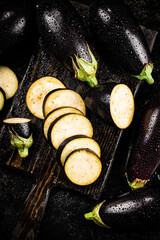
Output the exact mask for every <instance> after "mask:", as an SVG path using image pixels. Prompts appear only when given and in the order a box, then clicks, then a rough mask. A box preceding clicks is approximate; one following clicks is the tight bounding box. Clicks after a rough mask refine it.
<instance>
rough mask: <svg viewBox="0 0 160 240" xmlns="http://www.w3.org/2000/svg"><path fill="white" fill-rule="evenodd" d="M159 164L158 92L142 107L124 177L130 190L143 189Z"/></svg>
mask: <svg viewBox="0 0 160 240" xmlns="http://www.w3.org/2000/svg"><path fill="white" fill-rule="evenodd" d="M159 164H160V92H157V93H156V94H155V95H154V96H153V95H152V97H151V99H149V101H148V103H147V104H146V105H145V107H144V111H143V114H142V117H141V119H140V123H139V126H137V135H136V141H135V144H134V146H133V148H132V150H131V153H130V156H129V159H128V164H127V167H126V176H127V181H128V184H129V186H130V187H131V188H132V189H138V188H142V187H144V185H145V184H146V183H147V182H148V181H149V180H150V179H151V177H152V175H153V174H154V172H155V170H156V169H157V167H158V166H159Z"/></svg>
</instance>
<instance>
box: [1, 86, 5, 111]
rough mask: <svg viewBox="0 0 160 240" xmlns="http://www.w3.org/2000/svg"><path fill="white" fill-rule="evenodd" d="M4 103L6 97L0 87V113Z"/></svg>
mask: <svg viewBox="0 0 160 240" xmlns="http://www.w3.org/2000/svg"><path fill="white" fill-rule="evenodd" d="M5 101H6V95H5V92H4V91H3V89H2V88H1V87H0V111H1V110H2V109H3V107H4V104H5Z"/></svg>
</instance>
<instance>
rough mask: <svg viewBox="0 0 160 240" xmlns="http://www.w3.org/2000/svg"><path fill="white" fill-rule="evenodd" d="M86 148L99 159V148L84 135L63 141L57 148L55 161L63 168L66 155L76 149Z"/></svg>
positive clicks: (92, 140) (91, 139)
mask: <svg viewBox="0 0 160 240" xmlns="http://www.w3.org/2000/svg"><path fill="white" fill-rule="evenodd" d="M81 148H87V149H90V150H92V151H93V152H95V153H96V155H97V156H98V157H99V158H100V157H101V148H100V146H99V144H98V143H97V142H96V141H95V140H94V139H93V138H90V137H88V136H85V135H75V136H72V137H69V138H67V139H66V140H64V141H63V142H62V143H61V145H60V146H59V148H58V151H57V155H56V159H57V162H58V163H59V165H60V166H62V167H63V166H64V163H65V160H66V158H67V157H68V155H69V154H70V153H71V152H73V151H74V150H76V149H81Z"/></svg>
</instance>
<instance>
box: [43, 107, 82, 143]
mask: <svg viewBox="0 0 160 240" xmlns="http://www.w3.org/2000/svg"><path fill="white" fill-rule="evenodd" d="M66 113H79V114H82V115H83V113H82V112H81V111H80V110H78V109H76V108H73V107H60V108H56V109H55V110H53V111H51V112H50V113H48V115H47V116H46V117H45V119H44V122H43V134H44V137H45V138H46V140H48V129H49V127H50V125H51V123H52V122H54V121H55V120H56V119H57V118H58V117H60V116H62V115H64V114H66Z"/></svg>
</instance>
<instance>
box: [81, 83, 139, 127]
mask: <svg viewBox="0 0 160 240" xmlns="http://www.w3.org/2000/svg"><path fill="white" fill-rule="evenodd" d="M84 102H85V104H86V106H87V107H88V108H89V109H90V111H91V112H92V113H94V114H96V115H97V116H98V117H100V119H102V120H103V121H104V122H107V123H109V124H111V125H113V124H115V125H116V126H117V127H118V128H120V129H125V128H127V127H128V126H129V125H130V124H131V122H132V120H133V117H134V111H135V103H134V96H133V94H132V91H131V90H130V88H129V87H128V86H127V85H126V84H116V83H106V84H104V85H98V86H97V87H95V88H92V89H90V90H89V91H88V92H87V95H86V97H85V99H84Z"/></svg>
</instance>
